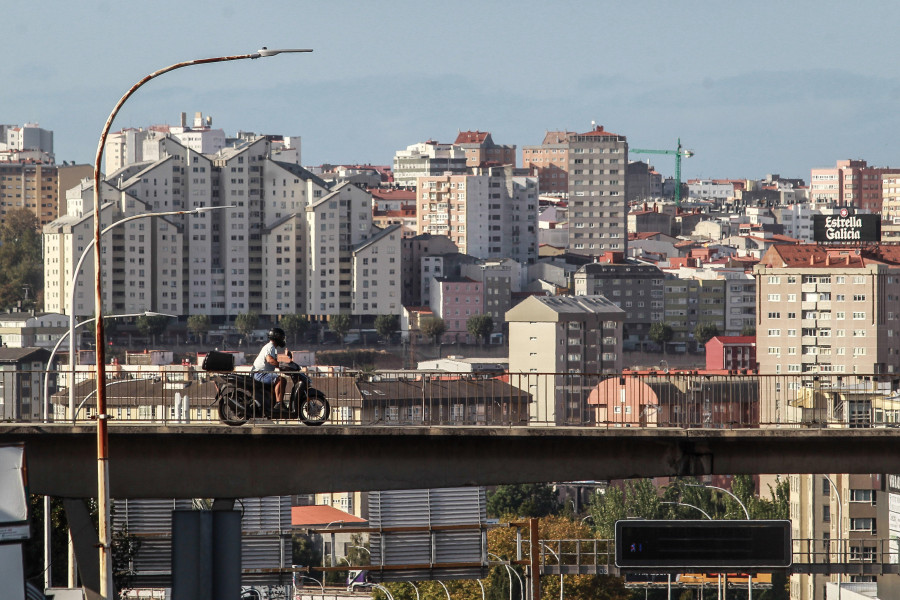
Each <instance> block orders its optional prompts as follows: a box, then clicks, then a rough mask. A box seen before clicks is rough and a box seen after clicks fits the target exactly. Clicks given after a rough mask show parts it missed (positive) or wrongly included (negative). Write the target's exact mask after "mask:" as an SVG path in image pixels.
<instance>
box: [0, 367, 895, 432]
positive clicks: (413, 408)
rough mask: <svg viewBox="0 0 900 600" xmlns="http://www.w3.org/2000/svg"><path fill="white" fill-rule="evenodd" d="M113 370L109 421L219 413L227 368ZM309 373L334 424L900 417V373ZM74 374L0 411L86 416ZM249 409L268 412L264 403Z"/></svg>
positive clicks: (193, 419)
mask: <svg viewBox="0 0 900 600" xmlns="http://www.w3.org/2000/svg"><path fill="white" fill-rule="evenodd" d="M107 377H108V379H107V385H106V398H107V412H108V414H109V415H110V416H111V417H112V418H113V419H114V422H130V423H158V424H175V423H218V422H219V421H220V415H219V411H218V406H217V404H216V402H215V398H216V394H217V391H218V389H219V388H220V387H221V386H222V385H223V383H224V381H223V380H222V378H221V376H220V375H216V374H214V373H207V372H204V371H201V370H198V369H196V368H194V367H189V366H180V365H179V366H166V367H152V366H149V365H145V366H140V367H135V368H128V367H124V368H123V367H118V368H116V369H109V370H108V371H107ZM311 378H312V385H313V386H314V387H315V388H317V389H319V390H321V391H322V392H323V393H324V394H325V396H326V397H327V398H328V399H329V402H330V403H331V407H332V412H331V419H330V420H329V423H331V424H340V425H395V426H396V425H419V426H422V425H466V426H477V425H490V426H550V425H557V426H583V427H606V428H613V427H642V428H648V427H666V428H673V427H674V428H721V429H737V428H753V427H763V428H764V427H797V428H801V427H803V428H816V427H820V428H821V427H836V428H841V427H843V428H853V427H900V375H882V374H871V375H861V374H854V375H828V374H821V375H756V374H743V373H729V374H715V375H711V374H705V373H702V372H697V371H684V372H681V371H679V372H672V373H665V372H649V373H647V372H643V373H635V372H626V373H622V374H614V375H610V374H589V373H449V372H435V371H392V372H384V371H379V372H377V373H374V374H372V373H358V372H342V373H331V374H315V373H313V374H311ZM71 380H73V377H72V376H71V373H68V372H66V371H65V370H60V371H52V372H49V373H46V372H44V371H0V419H3V420H6V421H17V422H18V421H21V422H40V421H45V420H46V421H55V422H75V423H78V422H85V421H89V420H90V419H91V418H92V417H94V416H95V414H96V384H95V381H94V379H93V372H92V371H79V372H78V373H77V376H76V377H75V378H74V380H75V385H74V389H73V390H71V392H72V393H70V390H69V387H68V382H69V381H71ZM45 385H46V387H47V390H48V393H47V394H46V395H45V394H44V386H45ZM289 388H290V384H288V389H289ZM254 400H257V401H258V404H259V406H262V405H263V404H265V402H266V400H265V399H264V398H254ZM251 417H254V418H259V419H267V420H273V419H271V417H270V416H268V415H266V414H264V413H263V412H262V411H261V410H260V411H259V412H257V413H256V414H254V415H251ZM274 420H275V421H279V422H285V421H291V419H285V418H276V419H274Z"/></svg>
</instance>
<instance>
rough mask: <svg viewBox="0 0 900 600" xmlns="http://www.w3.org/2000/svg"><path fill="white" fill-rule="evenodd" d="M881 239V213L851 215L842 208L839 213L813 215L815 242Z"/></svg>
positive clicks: (871, 240) (874, 240)
mask: <svg viewBox="0 0 900 600" xmlns="http://www.w3.org/2000/svg"><path fill="white" fill-rule="evenodd" d="M880 240H881V216H880V215H851V214H850V212H849V211H848V210H847V209H846V208H842V209H841V212H840V214H838V215H813V241H815V242H832V243H836V242H851V243H852V242H877V241H880Z"/></svg>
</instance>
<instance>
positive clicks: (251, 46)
mask: <svg viewBox="0 0 900 600" xmlns="http://www.w3.org/2000/svg"><path fill="white" fill-rule="evenodd" d="M26 6H27V5H12V6H9V7H7V13H8V14H7V19H8V22H9V23H15V24H16V26H15V27H11V28H10V29H9V32H8V35H7V38H6V41H7V47H9V48H15V49H17V50H18V51H17V53H16V55H15V56H13V57H11V58H10V59H9V60H8V61H6V62H5V64H4V67H3V68H2V71H0V72H2V73H3V75H4V80H5V81H6V82H7V85H5V86H3V91H2V92H0V105H2V106H3V107H4V111H3V112H4V117H3V121H4V122H7V123H19V124H24V123H26V122H36V123H39V124H40V125H41V127H44V128H46V129H50V130H53V131H54V132H55V144H56V156H57V160H58V161H60V162H61V161H63V160H67V161H76V162H81V163H83V162H91V161H92V157H93V153H94V151H95V149H96V143H97V142H96V140H97V137H98V134H99V130H100V128H101V126H102V124H103V121H104V120H105V118H106V116H107V114H108V112H109V110H110V109H111V107H112V106H113V105H114V104H115V101H116V100H117V99H118V98H119V96H121V94H122V93H124V92H125V90H127V89H128V88H129V87H130V86H131V85H132V84H133V83H134V82H135V81H137V80H138V79H140V78H141V77H142V76H144V75H146V74H147V73H149V72H152V71H153V70H155V69H158V68H160V67H163V66H165V65H167V64H171V63H173V62H176V61H180V60H188V59H193V58H203V57H207V56H214V55H217V54H232V53H240V52H248V51H253V50H255V49H257V48H258V47H260V46H263V45H265V46H269V47H311V48H313V49H315V52H314V53H313V54H311V55H302V56H281V57H277V58H274V59H269V60H266V61H259V62H254V63H252V64H251V63H250V62H249V61H247V62H244V63H241V64H238V63H234V64H228V65H215V66H209V67H203V68H193V69H187V70H184V71H182V72H176V73H172V74H169V75H166V77H165V78H164V79H161V80H160V81H156V82H152V83H151V84H150V85H148V86H146V88H145V89H142V90H141V91H140V92H139V93H138V94H137V95H136V96H135V97H134V98H133V99H132V100H130V101H129V103H128V105H127V107H126V108H125V109H124V110H123V111H122V113H121V114H120V116H119V118H118V119H117V121H116V123H115V124H114V130H118V129H121V128H123V127H144V126H148V125H152V124H160V123H175V122H176V121H177V118H178V115H179V114H180V113H181V112H187V113H188V114H193V113H194V112H197V111H201V112H203V114H204V115H210V116H212V117H213V125H214V127H219V128H222V129H224V130H225V131H226V133H228V134H234V133H236V132H237V131H238V130H250V131H255V132H257V133H272V134H284V135H299V136H301V137H302V138H303V150H304V152H303V163H304V164H320V163H323V162H334V163H373V164H390V161H391V158H392V156H393V153H394V152H395V151H396V150H399V149H402V148H405V147H406V146H408V145H409V144H413V143H416V142H419V141H424V140H427V139H429V138H430V139H436V140H439V141H442V142H451V141H452V140H453V139H454V138H455V136H456V132H457V131H458V130H467V129H472V130H474V129H480V130H482V131H490V132H492V134H493V137H494V139H495V141H497V143H501V144H515V145H517V146H518V161H519V162H521V148H522V147H523V146H525V145H533V144H538V143H540V140H541V138H542V137H543V135H544V132H545V131H547V130H556V129H568V130H573V131H579V132H585V131H588V130H590V128H591V122H592V121H595V122H596V123H597V124H602V125H604V126H605V127H606V128H607V129H608V130H609V131H612V132H615V133H618V134H621V135H624V136H626V137H627V138H628V143H629V145H630V146H631V147H639V148H658V149H669V148H674V146H675V144H676V140H677V139H678V138H681V140H682V142H683V143H684V145H685V147H687V148H691V149H693V150H694V151H695V152H696V153H697V154H696V156H695V157H693V158H691V159H690V160H687V161H685V163H684V173H683V176H684V178H685V179H690V178H741V177H754V178H755V177H762V176H763V175H765V174H766V173H773V172H774V173H780V174H781V175H784V176H788V177H802V178H804V179H806V178H807V177H808V174H809V170H810V169H811V168H814V167H818V166H827V165H831V164H833V163H834V162H835V160H839V159H843V158H863V159H865V160H867V161H868V162H869V164H871V165H876V166H888V165H900V148H894V147H892V144H891V142H892V138H891V133H890V132H891V131H892V130H893V129H894V126H895V125H896V124H897V121H898V117H897V115H895V114H894V111H892V110H891V109H892V108H893V106H894V101H895V98H896V96H897V94H898V91H900V66H898V65H896V63H895V62H894V61H893V60H892V53H891V52H890V51H889V46H888V44H890V40H891V39H892V36H891V35H890V34H891V33H892V31H891V25H890V24H891V22H892V21H893V19H892V18H891V17H892V16H897V15H898V13H900V7H897V6H893V5H889V4H887V3H878V4H874V5H868V6H867V7H866V10H867V11H875V14H877V16H878V18H877V19H850V18H847V7H846V5H841V4H838V3H820V2H797V3H791V4H790V5H776V4H775V3H773V2H763V3H757V4H754V5H753V6H752V7H751V6H746V7H741V6H731V5H721V4H719V3H713V2H695V3H693V4H692V6H691V8H690V9H687V8H686V7H684V6H682V5H670V4H667V3H661V2H660V3H653V2H651V3H649V4H642V5H640V6H637V5H635V6H621V5H614V4H608V5H607V4H606V3H598V4H597V5H595V6H583V5H576V4H574V3H572V4H563V5H562V6H561V7H559V6H557V7H555V8H556V12H548V7H547V6H546V5H543V4H538V3H534V2H522V3H519V4H517V5H516V7H515V10H510V9H509V7H508V6H505V5H501V4H492V3H475V2H460V3H454V4H452V5H448V6H443V7H438V6H431V5H421V4H418V3H412V2H395V3H392V4H390V5H388V6H380V5H370V4H364V3H357V2H339V3H332V4H329V5H327V6H326V5H322V4H318V3H301V4H298V3H291V2H277V1H276V2H271V3H268V4H267V5H266V9H265V10H260V9H259V7H257V6H250V5H245V4H237V3H223V4H221V5H218V8H217V10H214V11H211V10H209V9H208V8H206V7H203V6H201V5H199V4H196V5H187V6H182V5H180V4H176V3H174V2H171V1H164V2H160V3H154V4H152V5H116V4H109V3H106V2H94V3H90V4H81V5H69V4H67V3H62V2H58V1H51V2H47V3H44V4H42V5H40V6H37V7H35V6H27V8H26ZM860 10H863V9H862V8H861V9H860ZM635 158H637V157H635ZM640 158H644V157H640ZM652 162H653V164H654V165H655V166H656V167H657V169H658V170H659V171H660V172H662V173H663V174H665V175H671V174H672V173H673V171H674V165H673V164H671V162H672V161H670V160H667V157H654V158H653V160H652Z"/></svg>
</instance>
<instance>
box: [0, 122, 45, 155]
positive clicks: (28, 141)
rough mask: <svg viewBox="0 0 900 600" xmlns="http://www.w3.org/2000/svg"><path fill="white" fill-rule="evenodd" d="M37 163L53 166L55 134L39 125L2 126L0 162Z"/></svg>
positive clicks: (0, 128)
mask: <svg viewBox="0 0 900 600" xmlns="http://www.w3.org/2000/svg"><path fill="white" fill-rule="evenodd" d="M26 160H30V161H36V162H43V163H49V164H53V163H54V162H55V158H54V156H53V132H52V131H50V130H49V129H42V128H41V127H40V126H39V125H38V124H37V123H25V125H22V126H19V125H0V162H20V161H26Z"/></svg>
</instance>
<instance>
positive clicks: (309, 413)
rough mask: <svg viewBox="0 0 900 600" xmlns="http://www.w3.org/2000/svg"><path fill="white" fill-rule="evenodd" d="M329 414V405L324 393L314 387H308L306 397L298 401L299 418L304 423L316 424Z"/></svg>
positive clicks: (320, 422) (325, 419)
mask: <svg viewBox="0 0 900 600" xmlns="http://www.w3.org/2000/svg"><path fill="white" fill-rule="evenodd" d="M329 416H331V405H330V404H329V403H328V398H326V397H325V394H323V393H322V392H320V391H319V390H317V389H315V388H309V389H308V390H307V392H306V398H305V399H304V400H303V402H301V403H300V420H301V421H303V424H304V425H310V426H313V427H315V426H318V425H321V424H322V423H324V422H325V421H327V420H328V417H329Z"/></svg>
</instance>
